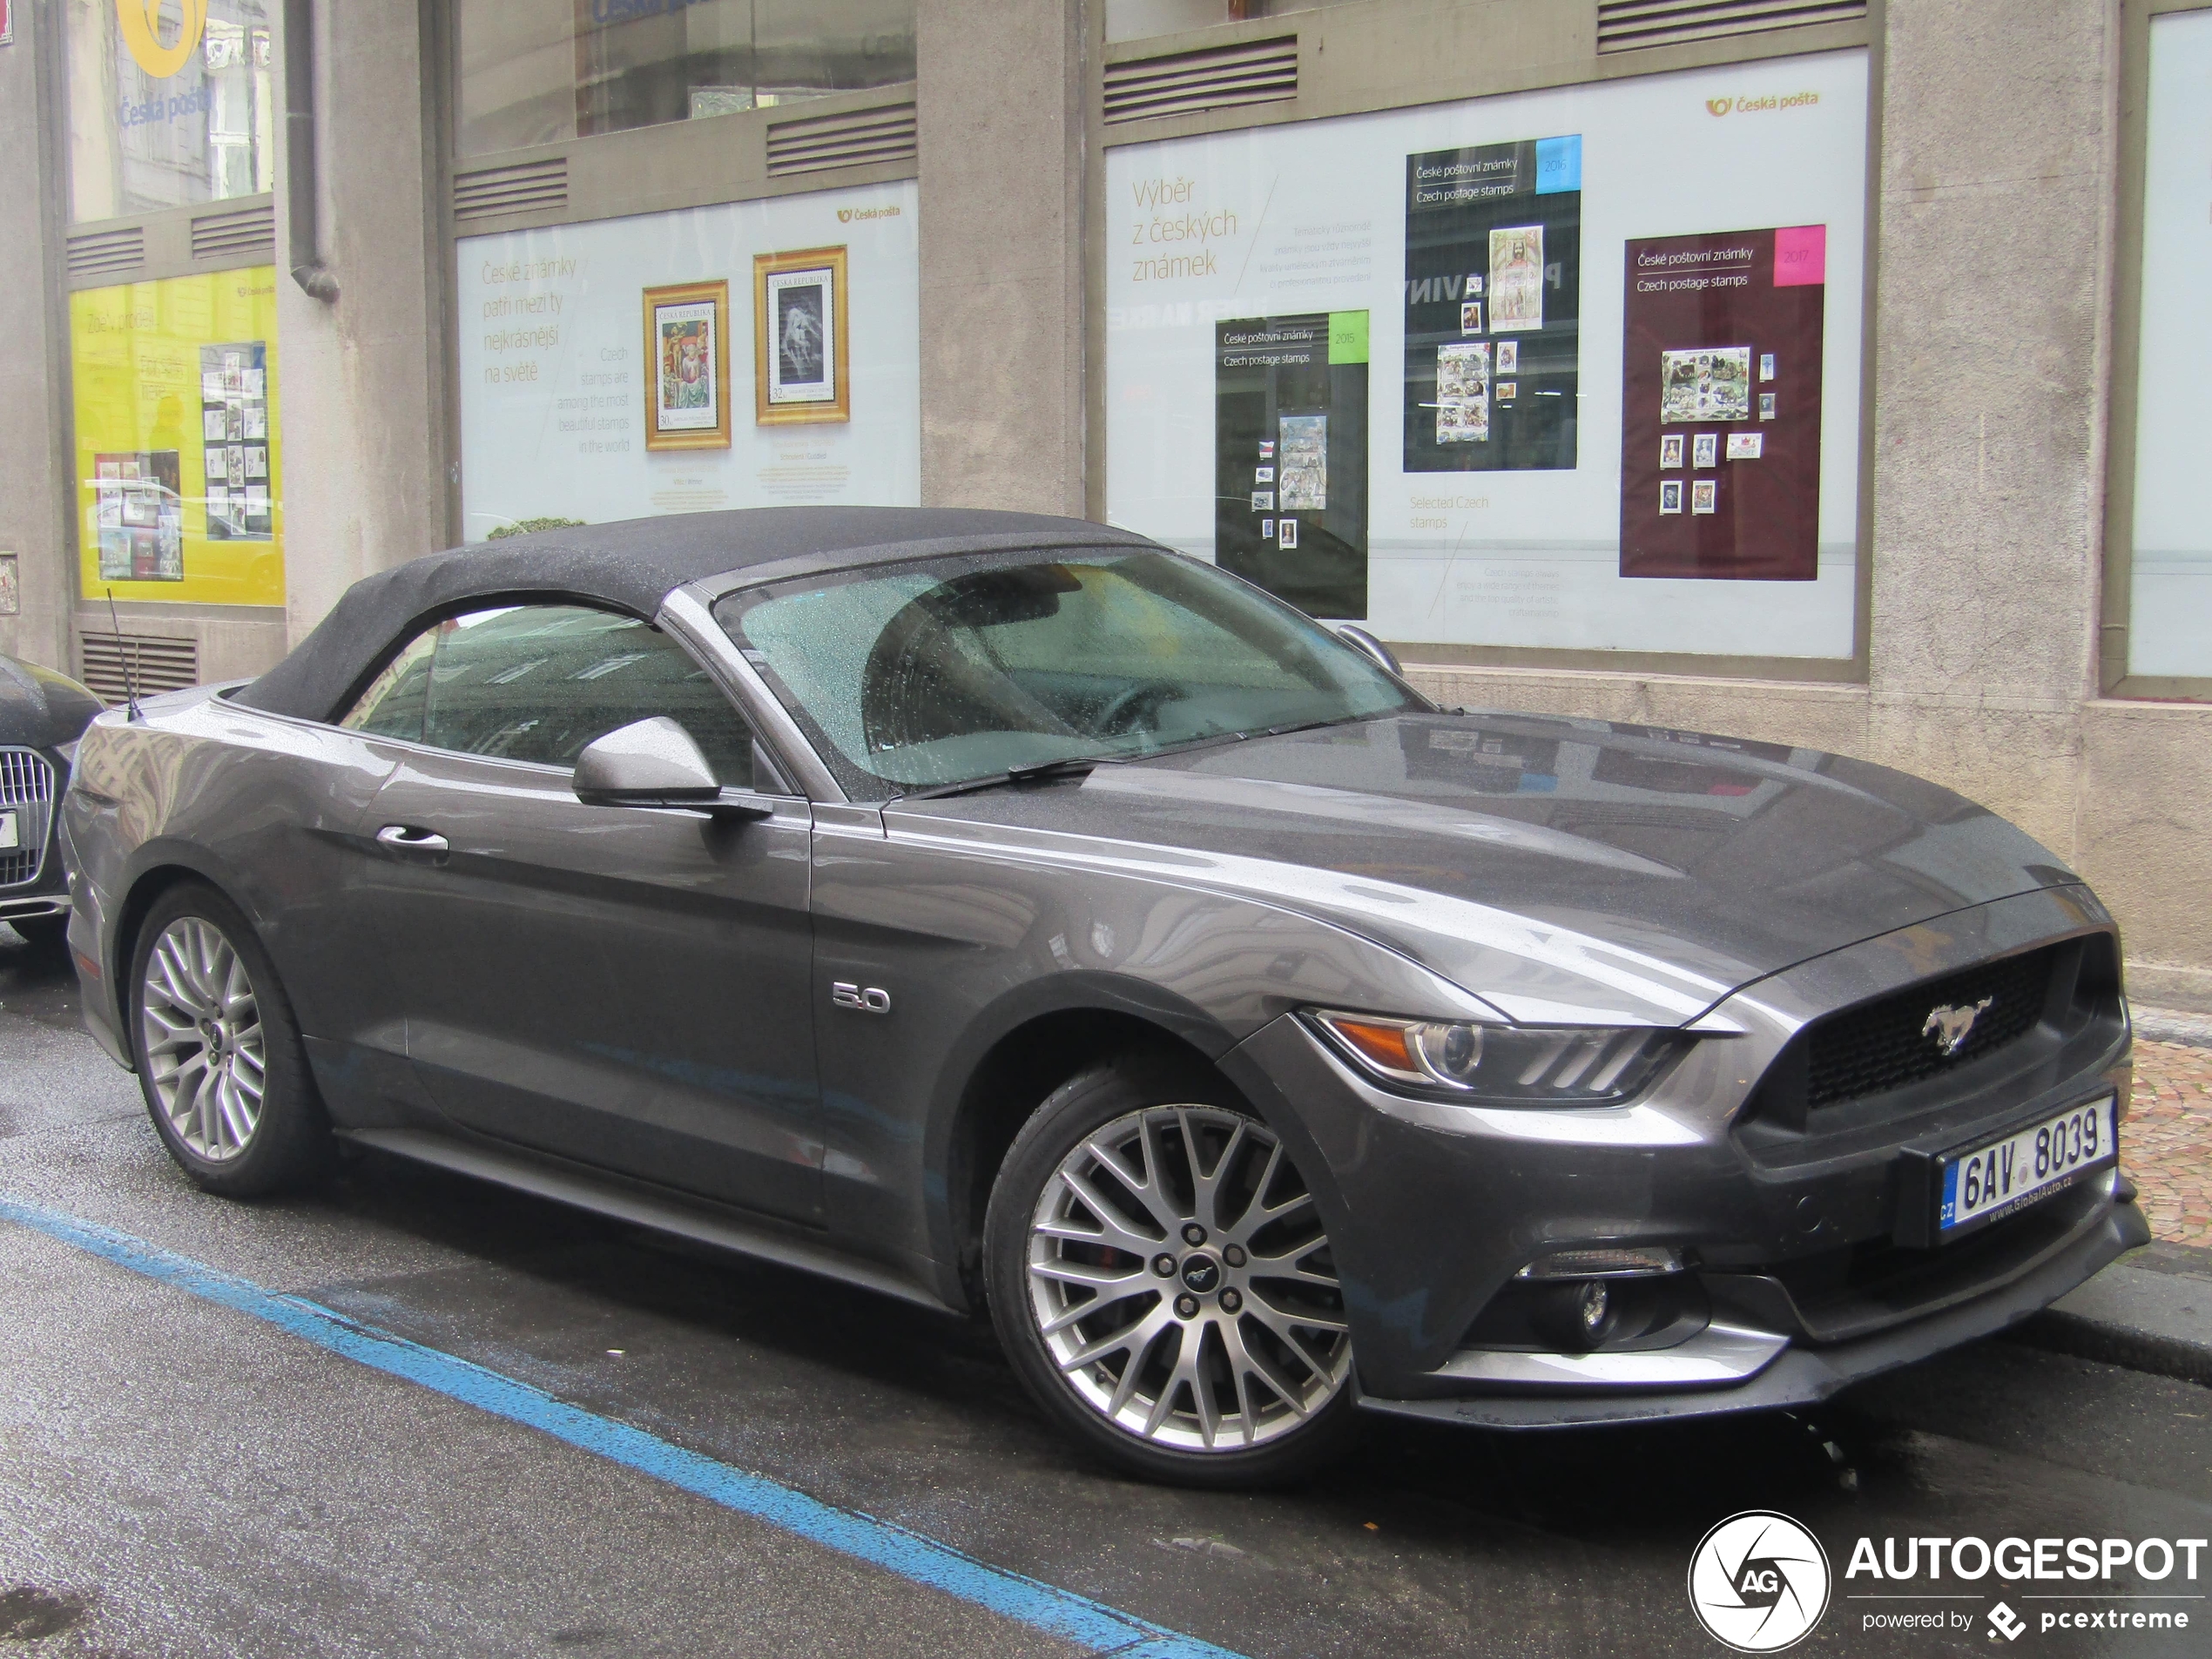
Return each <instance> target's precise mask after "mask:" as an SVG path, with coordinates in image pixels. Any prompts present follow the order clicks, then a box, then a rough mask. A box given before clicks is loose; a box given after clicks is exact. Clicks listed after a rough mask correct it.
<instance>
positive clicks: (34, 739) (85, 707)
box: [0, 657, 106, 749]
mask: <svg viewBox="0 0 2212 1659" xmlns="http://www.w3.org/2000/svg"><path fill="white" fill-rule="evenodd" d="M105 706H106V705H105V704H104V703H102V702H101V701H100V699H99V698H97V697H95V696H93V695H92V693H91V692H90V691H86V690H85V689H84V687H83V686H82V685H78V683H77V682H76V681H75V680H73V679H71V678H69V676H68V675H66V674H57V673H56V672H55V671H53V670H52V669H51V668H37V667H33V666H32V665H31V664H29V663H24V662H18V661H17V659H16V658H12V657H0V743H6V744H21V745H24V746H25V747H27V748H32V749H51V748H52V747H53V746H54V745H56V744H57V743H68V742H71V741H72V740H73V739H75V738H78V737H81V736H82V735H84V728H85V726H86V725H89V724H91V718H92V717H93V716H94V715H96V714H98V712H99V711H101V709H103V708H105Z"/></svg>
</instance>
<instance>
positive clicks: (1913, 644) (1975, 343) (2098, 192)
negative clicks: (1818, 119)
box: [1869, 0, 2119, 857]
mask: <svg viewBox="0 0 2212 1659" xmlns="http://www.w3.org/2000/svg"><path fill="white" fill-rule="evenodd" d="M2117 11H2118V8H2117V7H2115V6H2114V5H2113V4H2111V3H2110V0H1910V3H1892V4H1890V5H1889V6H1888V7H1887V8H1886V12H1887V16H1886V20H1885V31H1884V40H1883V46H1884V70H1883V72H1884V77H1885V97H1884V99H1883V109H1882V116H1881V119H1882V129H1881V149H1880V159H1879V169H1880V172H1879V185H1878V200H1879V223H1878V235H1879V275H1878V301H1877V304H1878V322H1877V325H1876V348H1875V355H1876V361H1875V374H1874V396H1875V428H1874V430H1875V442H1874V447H1873V452H1872V455H1871V464H1872V466H1873V469H1874V480H1873V482H1874V489H1873V495H1874V520H1873V523H1874V550H1873V572H1872V574H1873V629H1872V635H1871V648H1872V658H1871V664H1870V678H1871V692H1872V698H1871V725H1872V730H1871V733H1870V738H1871V741H1870V744H1869V747H1870V748H1871V751H1872V752H1873V754H1874V755H1875V756H1876V757H1877V758H1878V759H1882V760H1884V761H1886V762H1888V763H1889V764H1892V765H1899V766H1903V767H1905V768H1906V769H1908V770H1911V771H1914V772H1924V773H1925V774H1927V775H1929V776H1931V777H1934V778H1939V779H1943V780H1944V781H1945V782H1946V783H1948V784H1950V785H1952V786H1953V787H1955V788H1959V789H1961V790H1963V791H1965V792H1966V793H1968V794H1971V795H1973V797H1975V798H1976V799H1979V800H1980V801H1982V802H1984V803H1985V804H1986V805H1987V806H1991V807H1992V808H1993V809H1994V810H1996V811H1998V812H2000V813H2004V814H2005V815H2006V816H2007V817H2010V818H2013V819H2015V820H2016V821H2017V822H2019V823H2020V824H2021V825H2022V826H2024V827H2026V828H2027V829H2028V830H2029V831H2030V832H2031V833H2033V834H2035V835H2036V836H2038V837H2039V838H2040V839H2041V840H2044V841H2045V842H2046V843H2047V845H2049V846H2052V847H2053V848H2054V849H2055V850H2056V851H2057V852H2058V853H2059V854H2060V856H2061V857H2073V856H2075V854H2076V852H2077V833H2076V822H2075V816H2076V802H2077V799H2078V790H2077V776H2078V768H2079V765H2080V755H2081V744H2082V724H2081V723H2082V705H2083V703H2084V701H2085V699H2087V698H2093V697H2094V696H2095V694H2096V684H2095V674H2096V661H2097V654H2096V649H2095V639H2096V629H2097V621H2098V597H2099V592H2098V590H2099V580H2100V571H2101V560H2102V556H2103V547H2102V543H2103V534H2102V531H2103V508H2104V487H2105V483H2104V467H2105V455H2104V448H2105V417H2106V408H2105V398H2106V395H2107V387H2108V384H2109V380H2110V375H2109V366H2108V363H2107V357H2108V354H2109V350H2110V347H2109V342H2108V334H2109V324H2108V321H2107V319H2108V318H2109V316H2110V314H2111V304H2110V301H2111V294H2110V285H2111V280H2112V274H2111V273H2112V263H2113V262H2112V248H2113V237H2114V208H2113V204H2114V192H2115V190H2116V182H2115V172H2116V165H2117V140H2116V125H2115V114H2114V111H2115V92H2114V89H2115V87H2116V85H2117V67H2116V59H2117V56H2118V52H2119V24H2118V17H2117Z"/></svg>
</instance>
